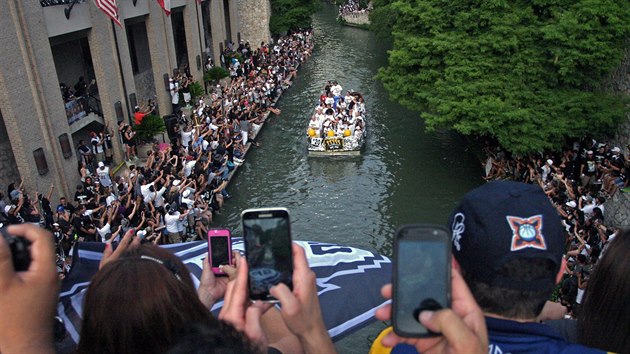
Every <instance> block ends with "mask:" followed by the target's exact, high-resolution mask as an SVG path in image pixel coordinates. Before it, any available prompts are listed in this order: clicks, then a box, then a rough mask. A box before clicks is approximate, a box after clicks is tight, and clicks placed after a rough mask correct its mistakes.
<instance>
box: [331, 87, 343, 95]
mask: <svg viewBox="0 0 630 354" xmlns="http://www.w3.org/2000/svg"><path fill="white" fill-rule="evenodd" d="M341 91H343V88H341V85H339V84H337V85H334V86H333V87H331V88H330V92H332V94H333V96H339V95H341Z"/></svg>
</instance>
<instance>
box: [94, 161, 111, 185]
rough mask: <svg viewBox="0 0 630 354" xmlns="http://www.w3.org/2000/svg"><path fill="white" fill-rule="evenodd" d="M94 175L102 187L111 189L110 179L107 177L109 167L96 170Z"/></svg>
mask: <svg viewBox="0 0 630 354" xmlns="http://www.w3.org/2000/svg"><path fill="white" fill-rule="evenodd" d="M96 174H97V175H98V179H99V181H100V182H101V186H103V187H111V186H112V179H111V177H109V167H107V166H103V167H99V168H97V169H96Z"/></svg>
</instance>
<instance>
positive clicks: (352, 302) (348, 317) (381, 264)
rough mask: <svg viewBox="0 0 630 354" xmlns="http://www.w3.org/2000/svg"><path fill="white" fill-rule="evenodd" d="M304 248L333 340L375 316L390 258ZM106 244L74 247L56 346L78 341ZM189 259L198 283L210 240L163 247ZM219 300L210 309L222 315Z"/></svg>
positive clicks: (308, 244) (324, 246) (238, 243)
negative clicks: (62, 334) (87, 294)
mask: <svg viewBox="0 0 630 354" xmlns="http://www.w3.org/2000/svg"><path fill="white" fill-rule="evenodd" d="M295 242H296V243H297V244H299V245H300V246H301V247H303V248H304V249H305V251H306V257H307V258H308V263H309V265H310V267H311V269H312V270H313V271H314V272H315V274H316V276H317V293H318V295H319V301H320V305H321V309H322V313H323V317H324V323H325V324H326V328H327V329H328V333H329V334H330V336H331V337H332V338H333V340H338V339H341V338H342V337H343V336H345V335H348V334H350V333H352V332H353V331H355V330H357V329H360V328H361V327H363V326H365V325H368V324H369V323H371V322H373V321H374V310H375V309H376V308H378V307H379V306H381V305H383V304H384V303H385V301H384V299H383V298H382V297H381V295H380V290H381V287H382V286H383V285H385V284H387V283H389V282H390V281H391V271H392V267H391V261H390V260H389V258H387V257H384V256H381V255H379V254H375V253H372V252H369V251H366V250H362V249H358V248H353V247H346V246H340V245H335V244H330V243H320V242H312V241H295ZM232 244H233V245H232V247H233V249H234V250H237V251H239V252H241V253H242V252H243V250H244V244H243V241H242V238H233V239H232ZM104 247H105V245H104V244H103V243H91V242H84V243H80V244H79V247H78V248H77V249H75V254H74V256H73V267H72V270H71V272H70V274H69V275H68V276H67V277H66V279H64V282H63V284H62V287H61V293H60V299H59V303H58V306H57V312H58V316H60V317H61V318H62V319H63V320H64V321H65V324H66V330H67V335H66V339H65V341H64V342H63V343H62V344H60V345H58V348H57V349H58V351H61V352H68V351H72V350H73V349H74V345H75V344H76V343H78V341H79V333H80V326H81V313H82V307H83V297H84V295H85V291H86V289H87V287H88V285H89V283H90V279H91V278H92V276H93V275H94V274H95V273H96V272H97V271H98V264H99V262H100V259H101V257H102V253H103V249H104ZM163 247H164V248H166V249H168V250H169V251H171V252H173V253H174V254H175V255H177V256H178V257H179V258H180V259H181V260H182V261H183V262H184V264H186V266H187V267H188V269H189V270H190V272H191V275H192V277H193V282H194V283H195V285H196V286H198V285H199V277H200V276H201V271H202V267H203V266H202V264H203V263H202V261H203V259H204V258H205V257H206V255H207V251H208V244H207V242H205V241H202V242H190V243H181V244H176V245H167V246H163ZM222 306H223V301H220V302H218V303H216V304H215V305H214V307H213V308H212V311H213V313H215V314H218V311H219V309H220V308H221V307H222Z"/></svg>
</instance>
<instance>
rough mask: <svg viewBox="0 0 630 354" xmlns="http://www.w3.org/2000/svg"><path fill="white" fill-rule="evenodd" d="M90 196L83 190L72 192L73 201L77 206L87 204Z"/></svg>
mask: <svg viewBox="0 0 630 354" xmlns="http://www.w3.org/2000/svg"><path fill="white" fill-rule="evenodd" d="M90 195H92V196H93V194H92V193H90V192H88V191H87V190H85V189H83V190H80V191H76V192H74V201H75V202H77V203H79V204H87V202H88V199H90Z"/></svg>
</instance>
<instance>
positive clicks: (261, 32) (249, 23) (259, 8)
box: [237, 0, 271, 48]
mask: <svg viewBox="0 0 630 354" xmlns="http://www.w3.org/2000/svg"><path fill="white" fill-rule="evenodd" d="M237 8H238V16H239V19H240V25H241V27H240V30H241V40H243V41H246V42H249V44H250V46H251V47H252V48H258V47H259V46H260V42H269V39H270V38H271V34H270V33H269V18H270V17H271V2H270V1H269V0H238V1H237Z"/></svg>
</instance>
